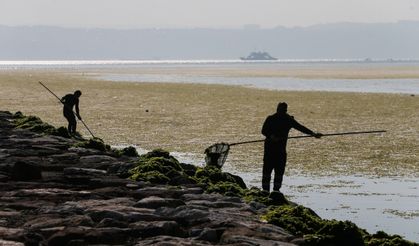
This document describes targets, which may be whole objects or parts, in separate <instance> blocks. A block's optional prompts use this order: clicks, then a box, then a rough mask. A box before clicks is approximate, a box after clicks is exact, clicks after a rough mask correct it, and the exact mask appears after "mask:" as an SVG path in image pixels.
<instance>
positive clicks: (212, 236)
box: [196, 228, 220, 243]
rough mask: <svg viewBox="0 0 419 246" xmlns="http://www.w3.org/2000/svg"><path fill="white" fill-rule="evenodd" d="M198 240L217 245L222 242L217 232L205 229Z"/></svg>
mask: <svg viewBox="0 0 419 246" xmlns="http://www.w3.org/2000/svg"><path fill="white" fill-rule="evenodd" d="M196 239H198V240H202V241H209V242H213V243H216V242H218V241H219V240H220V237H219V236H218V234H217V231H216V230H214V229H211V228H204V230H202V232H201V233H200V234H199V236H198V237H197V238H196Z"/></svg>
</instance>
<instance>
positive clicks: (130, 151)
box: [112, 146, 139, 157]
mask: <svg viewBox="0 0 419 246" xmlns="http://www.w3.org/2000/svg"><path fill="white" fill-rule="evenodd" d="M112 152H113V153H114V154H115V155H116V156H117V157H120V156H129V157H139V155H138V152H137V149H135V147H133V146H128V147H125V148H123V149H112Z"/></svg>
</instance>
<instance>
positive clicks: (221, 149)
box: [205, 143, 230, 168]
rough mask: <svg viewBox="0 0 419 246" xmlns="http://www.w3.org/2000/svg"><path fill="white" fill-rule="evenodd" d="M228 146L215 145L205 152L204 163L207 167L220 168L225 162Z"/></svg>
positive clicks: (224, 144) (222, 144)
mask: <svg viewBox="0 0 419 246" xmlns="http://www.w3.org/2000/svg"><path fill="white" fill-rule="evenodd" d="M229 150H230V145H229V144H227V143H216V144H213V145H211V146H209V147H208V148H207V149H206V150H205V163H206V164H207V165H212V166H217V167H219V168H221V167H222V166H223V165H224V163H225V162H226V160H227V155H228V151H229Z"/></svg>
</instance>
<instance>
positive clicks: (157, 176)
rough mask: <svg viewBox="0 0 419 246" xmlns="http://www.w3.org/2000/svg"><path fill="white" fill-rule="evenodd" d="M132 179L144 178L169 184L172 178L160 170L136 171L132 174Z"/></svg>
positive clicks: (155, 182)
mask: <svg viewBox="0 0 419 246" xmlns="http://www.w3.org/2000/svg"><path fill="white" fill-rule="evenodd" d="M130 179H132V180H136V181H138V180H144V181H148V182H151V183H154V184H168V183H169V181H170V179H169V178H168V177H166V176H165V175H164V174H162V173H160V172H158V171H150V172H145V173H141V172H136V173H134V174H132V175H131V176H130Z"/></svg>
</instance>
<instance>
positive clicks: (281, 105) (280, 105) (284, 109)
mask: <svg viewBox="0 0 419 246" xmlns="http://www.w3.org/2000/svg"><path fill="white" fill-rule="evenodd" d="M287 110H288V104H287V103H285V102H280V103H278V107H277V108H276V112H277V113H280V114H284V113H286V112H287Z"/></svg>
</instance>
